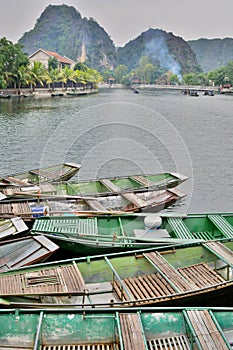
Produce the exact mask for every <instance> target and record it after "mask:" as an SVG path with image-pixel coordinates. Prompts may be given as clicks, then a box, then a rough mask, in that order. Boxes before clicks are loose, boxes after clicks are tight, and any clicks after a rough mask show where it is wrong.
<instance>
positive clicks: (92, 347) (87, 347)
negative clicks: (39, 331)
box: [4, 343, 120, 350]
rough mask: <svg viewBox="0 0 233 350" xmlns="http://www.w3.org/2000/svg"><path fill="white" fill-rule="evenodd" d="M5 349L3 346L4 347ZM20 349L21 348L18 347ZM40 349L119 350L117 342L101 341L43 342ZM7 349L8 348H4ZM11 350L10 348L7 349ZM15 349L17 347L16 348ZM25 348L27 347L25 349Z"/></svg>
mask: <svg viewBox="0 0 233 350" xmlns="http://www.w3.org/2000/svg"><path fill="white" fill-rule="evenodd" d="M4 349H5V348H4ZM20 349H22V348H20ZM40 349H41V350H58V349H59V350H96V349H100V350H120V348H119V345H118V344H117V343H114V344H109V343H108V344H103V343H94V344H90V343H88V344H83V343H81V344H73V345H71V344H56V345H50V344H43V345H42V346H41V348H40ZM6 350H8V348H6ZM9 350H11V349H9ZM16 350H17V349H16ZM26 350H27V349H26Z"/></svg>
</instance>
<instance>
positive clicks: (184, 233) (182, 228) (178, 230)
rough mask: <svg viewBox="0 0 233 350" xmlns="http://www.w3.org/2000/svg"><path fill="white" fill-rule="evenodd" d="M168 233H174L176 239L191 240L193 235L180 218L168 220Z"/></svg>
mask: <svg viewBox="0 0 233 350" xmlns="http://www.w3.org/2000/svg"><path fill="white" fill-rule="evenodd" d="M167 221H168V226H169V231H170V230H171V231H172V232H174V234H175V235H176V237H177V238H186V239H192V238H193V234H192V232H191V231H190V230H189V228H188V227H187V226H186V225H185V224H184V222H183V220H182V219H181V218H168V220H167Z"/></svg>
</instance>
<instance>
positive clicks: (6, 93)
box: [0, 88, 98, 99]
mask: <svg viewBox="0 0 233 350" xmlns="http://www.w3.org/2000/svg"><path fill="white" fill-rule="evenodd" d="M97 92H98V89H85V90H83V89H53V90H51V89H43V88H41V89H35V90H34V91H32V90H29V89H21V90H20V93H18V92H17V91H16V90H15V89H2V90H1V91H0V99H11V98H27V97H35V98H40V97H43V98H45V97H70V96H71V97H72V96H84V95H90V94H94V93H97Z"/></svg>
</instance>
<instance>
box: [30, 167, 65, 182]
mask: <svg viewBox="0 0 233 350" xmlns="http://www.w3.org/2000/svg"><path fill="white" fill-rule="evenodd" d="M29 173H30V174H32V175H37V176H41V177H44V178H46V179H50V180H55V179H57V178H58V177H60V176H61V175H63V174H61V173H60V172H59V173H57V174H56V173H50V172H49V171H45V170H41V169H36V170H29Z"/></svg>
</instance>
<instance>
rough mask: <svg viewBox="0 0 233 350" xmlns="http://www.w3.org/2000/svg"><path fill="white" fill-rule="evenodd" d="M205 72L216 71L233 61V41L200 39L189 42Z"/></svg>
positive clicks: (226, 39)
mask: <svg viewBox="0 0 233 350" xmlns="http://www.w3.org/2000/svg"><path fill="white" fill-rule="evenodd" d="M188 43H189V45H190V46H191V48H192V50H193V52H194V53H195V54H196V57H197V60H198V62H199V64H200V65H201V67H202V70H203V72H205V73H206V72H209V71H212V70H215V69H217V68H219V67H221V66H225V65H226V64H227V63H228V62H230V61H233V39H232V38H225V39H204V38H201V39H198V40H190V41H188Z"/></svg>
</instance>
